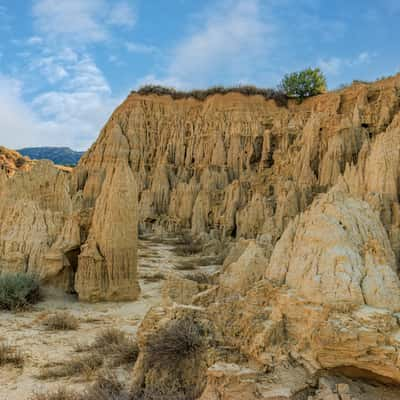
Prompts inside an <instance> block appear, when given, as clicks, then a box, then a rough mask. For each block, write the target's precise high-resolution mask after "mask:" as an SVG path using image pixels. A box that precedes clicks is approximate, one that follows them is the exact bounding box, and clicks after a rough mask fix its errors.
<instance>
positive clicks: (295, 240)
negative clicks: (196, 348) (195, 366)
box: [135, 182, 400, 400]
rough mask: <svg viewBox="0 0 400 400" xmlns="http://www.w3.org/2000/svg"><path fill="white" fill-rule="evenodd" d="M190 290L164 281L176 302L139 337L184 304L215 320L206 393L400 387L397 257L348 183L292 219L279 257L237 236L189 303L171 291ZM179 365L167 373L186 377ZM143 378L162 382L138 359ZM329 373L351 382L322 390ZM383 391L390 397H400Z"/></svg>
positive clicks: (338, 392) (207, 396) (274, 394)
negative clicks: (354, 383)
mask: <svg viewBox="0 0 400 400" xmlns="http://www.w3.org/2000/svg"><path fill="white" fill-rule="evenodd" d="M188 286H190V285H189V284H184V282H181V283H179V282H178V283H177V282H167V283H166V287H167V288H169V290H168V293H170V294H171V300H172V301H173V303H174V304H172V305H171V302H170V301H165V303H164V308H158V309H157V312H155V310H153V311H151V312H150V313H149V315H148V316H147V317H146V319H145V321H144V322H143V323H142V325H141V327H140V329H139V334H140V337H146V335H148V334H149V333H150V332H151V333H153V334H154V331H157V330H159V329H161V326H163V325H164V324H166V323H168V321H171V320H174V318H176V312H177V310H179V309H184V310H185V313H186V314H188V313H189V314H190V315H192V318H197V319H198V320H199V321H201V323H202V324H204V326H206V327H207V329H204V332H206V333H205V336H206V339H204V340H207V341H208V343H211V344H209V345H208V348H207V351H204V352H203V356H202V362H203V363H206V364H207V366H208V371H207V373H206V372H205V371H204V366H203V367H202V368H203V369H202V375H201V377H199V379H200V382H203V386H202V389H203V393H202V396H201V399H202V400H217V399H218V400H219V399H224V400H230V399H236V398H238V396H239V395H240V398H245V399H248V400H255V399H264V400H265V399H270V400H272V399H274V400H276V399H287V400H289V399H292V400H294V399H299V398H307V395H309V397H308V398H309V399H314V398H315V399H328V398H332V399H335V400H339V399H343V398H346V399H353V400H357V399H362V398H367V397H358V396H357V395H354V396H353V394H352V393H356V392H352V391H351V390H350V388H349V387H348V385H347V384H344V383H343V384H342V383H340V382H346V380H343V379H344V378H343V376H350V377H353V378H354V377H356V378H358V379H361V381H360V382H361V383H360V384H362V382H363V381H365V380H367V381H370V380H373V381H377V382H383V383H386V384H387V383H391V384H393V383H395V384H400V363H399V358H400V342H399V332H400V319H399V313H398V312H399V309H400V281H399V277H398V275H397V265H396V260H395V256H394V253H393V250H392V248H391V246H390V241H389V238H388V234H387V232H386V230H385V228H384V227H383V224H382V222H381V221H380V218H379V214H378V213H377V212H374V211H373V209H372V207H371V206H370V205H369V204H368V203H367V202H365V201H363V200H360V199H356V198H354V197H353V196H352V195H351V193H350V192H349V190H348V187H347V186H346V184H344V183H343V182H342V183H341V184H339V185H336V186H335V187H334V188H333V189H331V190H330V191H329V192H328V193H327V194H323V195H319V196H317V197H316V198H315V200H314V201H313V203H312V205H311V206H310V207H309V208H308V209H307V210H306V211H304V212H303V213H301V214H300V215H299V216H297V217H296V218H294V220H293V221H291V222H290V223H289V225H288V226H287V228H286V229H285V231H284V233H283V235H282V237H281V238H280V239H279V241H278V243H277V244H276V246H275V248H274V249H273V251H272V254H271V247H270V243H269V242H268V241H265V240H263V238H259V239H258V240H257V241H255V240H250V241H249V240H248V241H239V242H238V244H237V246H236V248H234V249H233V250H232V251H231V254H230V255H229V256H228V257H227V259H226V261H225V266H224V269H223V271H222V273H221V275H220V278H219V281H218V282H217V284H216V285H211V286H209V287H207V288H204V289H203V291H202V292H199V290H192V291H191V299H190V293H189V292H188V291H186V296H185V297H184V298H180V297H179V296H176V295H175V294H176V292H175V291H173V290H171V287H174V288H179V287H188ZM191 286H194V285H193V284H191ZM179 302H181V303H183V302H184V304H185V305H184V306H183V305H182V306H178V305H177V304H176V303H179ZM196 316H197V317H196ZM139 344H140V345H141V353H142V355H141V359H142V358H146V354H148V351H149V350H148V348H147V347H146V345H145V344H141V343H139ZM226 349H229V351H228V352H226V351H224V350H226ZM235 354H236V356H235ZM235 358H236V359H235ZM179 368H180V367H179V366H175V367H174V368H172V369H169V370H168V371H169V372H168V374H169V375H167V376H169V378H170V379H172V377H173V378H174V379H179V377H180V376H181V374H184V371H183V370H180V369H179ZM135 373H137V376H141V377H142V378H141V380H139V382H136V384H138V383H139V384H140V385H142V387H146V382H150V381H152V380H154V379H156V377H155V376H154V374H155V372H154V366H153V365H149V364H143V363H140V362H138V364H137V365H136V369H135ZM321 373H324V374H326V375H327V376H328V377H333V376H336V375H338V376H339V377H340V376H341V377H342V378H341V379H342V381H340V380H339V384H338V385H336V384H333V383H332V382H333V381H331V380H328V381H327V382H328V383H329V384H328V383H326V382H325V383H324V382H323V381H321V380H319V387H318V378H319V376H320V375H321ZM156 376H157V375H156ZM329 379H331V378H329ZM332 379H333V378H332ZM205 381H207V385H204V382H205ZM331 383H332V385H331ZM381 390H382V391H381V394H382V396H383V397H381V398H382V399H392V398H395V397H389V396H392V395H393V393H397V395H399V393H400V389H398V388H397V389H393V391H392V392H390V394H388V397H385V396H384V395H383V394H384V387H382V389H381ZM396 390H397V391H396ZM312 395H315V396H312ZM328 395H329V396H330V397H329V396H328ZM346 395H348V396H347V397H341V396H346ZM324 396H325V397H324ZM370 398H371V399H372V398H374V397H370Z"/></svg>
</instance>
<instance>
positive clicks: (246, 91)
mask: <svg viewBox="0 0 400 400" xmlns="http://www.w3.org/2000/svg"><path fill="white" fill-rule="evenodd" d="M131 93H138V94H141V95H151V94H155V95H158V96H163V95H168V96H171V97H172V98H173V99H175V100H179V99H187V98H190V97H192V98H194V99H196V100H201V101H203V100H205V99H207V97H209V96H213V95H215V94H222V95H224V94H227V93H241V94H243V95H245V96H254V95H259V96H263V97H264V98H265V99H267V100H275V101H276V102H277V104H279V105H285V104H286V101H287V97H286V96H285V94H284V93H283V92H282V91H280V90H276V89H268V88H259V87H256V86H252V85H239V86H229V87H225V86H213V87H210V88H208V89H194V90H188V91H183V90H177V89H175V88H172V87H165V86H160V85H145V86H142V87H141V88H139V90H137V91H132V92H131Z"/></svg>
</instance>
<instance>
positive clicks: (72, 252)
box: [0, 153, 140, 301]
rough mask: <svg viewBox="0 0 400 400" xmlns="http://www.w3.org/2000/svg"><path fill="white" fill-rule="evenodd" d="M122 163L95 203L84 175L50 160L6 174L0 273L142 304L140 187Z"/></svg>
mask: <svg viewBox="0 0 400 400" xmlns="http://www.w3.org/2000/svg"><path fill="white" fill-rule="evenodd" d="M118 154H119V153H118ZM116 160H117V162H116V164H115V165H111V166H110V168H108V169H107V170H103V171H102V173H101V174H102V175H101V176H102V179H104V182H103V181H101V182H99V186H98V187H97V190H98V192H97V193H96V197H93V198H92V201H91V202H86V201H85V198H84V195H83V192H82V190H81V188H79V187H77V186H76V182H77V181H79V177H77V176H76V175H75V174H74V173H73V172H71V170H70V169H68V168H63V167H58V166H55V165H54V164H53V163H52V162H50V161H35V162H34V163H32V164H31V165H30V168H29V169H28V170H27V171H24V170H22V171H17V172H16V173H14V174H7V173H6V171H2V170H0V184H1V185H0V272H5V271H21V272H27V273H31V274H35V275H37V276H38V277H39V278H40V279H41V280H42V282H44V283H46V284H49V285H52V286H57V287H61V288H63V289H64V290H66V291H68V292H77V293H78V295H79V298H80V299H81V300H89V301H99V300H132V299H136V298H137V296H138V294H139V291H140V289H139V285H138V282H137V277H136V265H137V264H136V263H137V255H136V248H137V192H136V182H135V179H134V177H133V174H132V171H131V169H130V168H129V166H128V163H127V160H126V159H124V158H123V157H122V155H120V154H119V156H118V157H116Z"/></svg>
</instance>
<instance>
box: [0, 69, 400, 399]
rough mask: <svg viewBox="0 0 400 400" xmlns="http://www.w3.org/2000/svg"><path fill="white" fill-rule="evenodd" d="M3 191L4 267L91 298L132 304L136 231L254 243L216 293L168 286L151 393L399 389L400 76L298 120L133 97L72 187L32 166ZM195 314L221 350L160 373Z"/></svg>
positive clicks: (272, 108)
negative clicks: (363, 383) (181, 325)
mask: <svg viewBox="0 0 400 400" xmlns="http://www.w3.org/2000/svg"><path fill="white" fill-rule="evenodd" d="M3 175H4V174H3ZM0 176H1V175H0ZM43 177H45V178H43ZM0 179H3V181H4V180H5V182H6V183H5V184H2V186H1V189H0V190H1V192H0V196H1V197H0V199H1V208H0V213H1V214H0V215H1V220H0V233H1V236H0V261H1V262H2V263H3V264H4V265H5V267H3V268H9V269H16V268H23V269H25V270H28V271H29V270H30V271H39V273H40V274H41V276H43V278H44V279H48V280H49V281H58V282H60V284H62V285H64V286H65V287H69V288H71V289H74V290H77V291H78V292H79V294H80V296H81V297H82V298H83V299H88V300H98V299H118V298H120V299H121V298H122V299H128V298H135V296H137V294H138V286H137V281H136V264H135V263H136V261H135V257H136V247H135V246H136V242H135V240H136V238H135V237H136V222H137V219H138V222H139V225H140V229H142V230H145V229H157V230H165V231H174V232H180V231H182V230H190V231H191V233H192V234H193V235H198V236H200V237H201V238H202V239H203V240H207V239H212V240H213V241H217V240H219V239H220V240H225V241H226V240H227V239H228V240H229V239H232V241H233V239H241V240H238V242H237V246H236V247H234V248H233V249H232V251H231V253H230V255H229V256H228V258H227V259H226V261H225V263H224V266H223V269H222V271H221V274H220V278H219V281H217V282H216V284H215V285H209V286H206V287H202V285H198V284H196V283H193V282H187V281H179V280H176V281H170V282H168V283H167V285H166V287H165V290H164V293H163V294H164V301H165V304H164V306H163V307H161V308H158V309H153V310H152V311H151V312H150V313H149V315H148V317H147V318H146V319H145V321H144V322H143V323H142V325H141V327H140V329H139V333H138V338H139V346H140V350H141V353H140V355H139V359H138V362H137V364H136V366H135V385H136V386H137V387H138V388H139V389H140V390H145V389H146V387H147V386H153V387H154V384H155V383H156V382H159V381H162V382H163V384H165V385H166V390H167V391H168V390H169V389H168V387H169V386H171V387H170V389H171V390H172V389H174V388H173V386H174V384H176V380H178V381H181V382H184V383H185V385H186V386H185V387H187V388H189V387H192V386H193V385H198V389H199V391H200V389H201V390H203V389H204V392H203V396H202V400H214V399H226V400H227V399H235V398H237V393H240V392H243V393H245V394H246V396H247V397H246V396H243V398H246V399H299V398H306V396H308V395H310V396H313V397H310V398H315V399H319V398H321V396H322V398H323V397H324V396H325V397H326V398H328V397H327V396H328V395H329V396H330V398H332V399H344V398H346V396H347V398H350V397H349V396H350V394H348V393H346V390H347V389H346V388H345V387H343V386H337V385H341V383H340V382H339V383H338V384H337V385H336V384H335V385H336V386H335V385H333V386H329V385H328V386H329V387H328V386H327V385H325V384H323V382H322V383H321V382H319V387H318V385H317V377H318V374H320V373H321V371H328V373H330V372H329V371H332V373H333V371H335V373H340V374H346V375H349V374H351V375H355V376H358V377H361V378H368V379H370V378H371V377H373V378H374V379H377V380H379V381H384V382H395V383H397V384H399V383H400V362H399V360H400V339H399V337H400V333H399V332H400V325H399V322H398V320H399V315H398V312H399V311H400V283H399V278H398V269H399V256H400V207H399V194H400V188H399V184H400V75H398V76H395V77H393V78H389V79H386V80H382V81H378V82H376V83H374V84H362V83H359V84H354V85H352V86H350V87H347V88H345V89H343V90H340V91H336V92H331V93H327V94H324V95H320V96H317V97H314V98H310V99H307V100H306V101H304V102H303V103H301V104H298V103H297V102H296V101H289V102H288V103H287V105H286V106H284V105H278V104H277V103H275V102H274V101H273V100H265V98H264V97H261V96H244V95H242V94H239V93H229V94H226V95H214V96H210V97H208V98H207V99H206V100H204V101H198V100H195V99H193V98H188V99H181V100H173V99H172V98H171V97H169V96H156V95H150V96H142V95H139V94H136V93H134V94H131V95H130V96H129V97H128V98H127V99H126V101H125V102H124V103H123V104H122V105H121V106H120V107H118V108H117V110H116V111H115V112H114V114H113V115H112V116H111V118H110V120H109V122H108V123H107V124H106V126H105V127H104V129H103V130H102V132H101V134H100V137H99V138H98V140H97V141H96V142H95V144H94V145H93V146H92V148H91V149H90V150H89V151H88V152H87V153H86V154H85V156H84V157H83V158H82V159H81V161H80V163H79V165H78V166H77V168H76V169H75V170H74V171H73V172H72V173H70V174H68V173H66V172H64V171H60V170H57V169H55V168H54V167H53V166H52V165H51V164H48V163H37V164H35V166H34V167H33V169H32V170H31V171H30V172H27V173H20V172H18V173H16V174H15V176H14V177H12V178H8V177H5V176H3V177H2V178H0ZM136 194H138V206H137V207H136ZM16 221H17V223H16ZM214 283H215V282H214ZM176 303H183V305H182V304H181V305H177V304H176ZM183 314H184V315H185V317H187V318H189V319H191V320H192V321H195V322H196V324H200V325H202V326H203V327H204V329H203V330H202V336H203V338H202V340H204V343H206V344H207V345H206V346H204V348H207V349H208V350H204V351H203V352H201V353H193V354H194V355H193V354H191V358H190V359H189V360H188V359H185V358H183V359H180V360H179V363H178V364H177V365H174V366H173V368H170V369H169V370H168V369H166V368H163V367H162V365H161V364H160V363H156V364H154V363H152V362H151V360H153V358H154V357H152V356H151V354H149V351H150V350H149V345H148V340H147V339H148V338H149V335H152V334H153V333H154V332H157V331H159V330H160V329H162V327H165V326H166V325H168V324H169V322H170V321H173V320H174V319H177V318H178V317H179V315H183ZM193 365H201V368H197V369H196V368H194V367H193ZM207 368H208V372H207ZM190 371H191V372H190ZM285 371H286V372H285ZM287 371H289V372H290V373H292V375H293V376H295V377H296V379H292V380H290V379H287V376H290V373H287ZM285 374H286V375H285ZM160 378H162V379H161V380H160ZM310 379H311V380H313V379H314V383H313V385H314V386H312V385H311V386H310V384H309V383H307V382H309V380H310ZM178 383H179V382H178ZM284 383H285V384H284ZM168 385H169V386H168ZM196 387H197V386H196ZM175 389H176V387H175ZM310 390H311V392H309V391H310ZM183 395H187V393H184V394H183ZM235 396H236V397H235ZM353 397H354V396H353ZM186 398H188V397H186Z"/></svg>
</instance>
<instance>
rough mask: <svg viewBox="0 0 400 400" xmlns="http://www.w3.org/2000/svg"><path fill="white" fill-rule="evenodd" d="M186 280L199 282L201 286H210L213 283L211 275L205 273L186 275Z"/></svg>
mask: <svg viewBox="0 0 400 400" xmlns="http://www.w3.org/2000/svg"><path fill="white" fill-rule="evenodd" d="M184 278H185V279H188V280H190V281H194V282H197V283H199V284H209V283H210V281H211V277H210V275H208V274H206V273H204V272H191V273H188V274H185V275H184Z"/></svg>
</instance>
